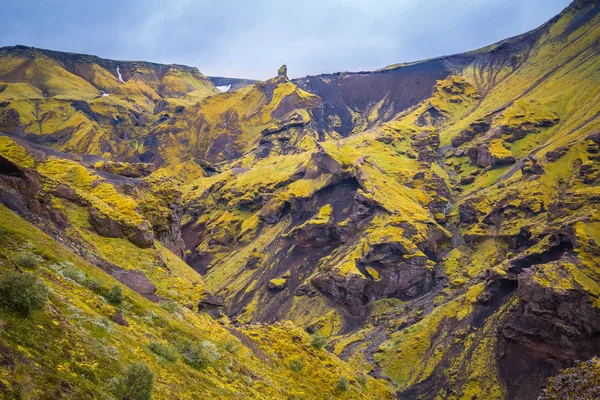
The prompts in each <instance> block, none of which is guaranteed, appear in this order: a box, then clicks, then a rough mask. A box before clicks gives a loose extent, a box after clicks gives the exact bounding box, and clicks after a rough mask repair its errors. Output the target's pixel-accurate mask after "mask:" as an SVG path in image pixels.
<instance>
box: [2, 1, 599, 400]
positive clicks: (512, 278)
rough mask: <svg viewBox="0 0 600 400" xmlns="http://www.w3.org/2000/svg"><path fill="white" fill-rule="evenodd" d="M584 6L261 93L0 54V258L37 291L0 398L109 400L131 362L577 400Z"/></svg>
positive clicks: (195, 380)
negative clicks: (513, 33) (497, 35)
mask: <svg viewBox="0 0 600 400" xmlns="http://www.w3.org/2000/svg"><path fill="white" fill-rule="evenodd" d="M599 11H600V5H599V4H597V2H594V1H589V0H577V1H574V2H573V3H572V4H571V5H570V6H569V7H567V8H566V9H565V10H564V11H563V12H561V13H560V14H559V15H558V16H556V17H555V18H553V19H552V20H550V21H548V22H547V23H546V24H544V25H542V26H541V27H539V28H537V29H535V30H533V31H531V32H528V33H525V34H523V35H520V36H517V37H514V38H510V39H507V40H505V41H502V42H499V43H496V44H493V45H490V46H488V47H485V48H482V49H479V50H474V51H471V52H468V53H464V54H458V55H452V56H445V57H440V58H436V59H431V60H425V61H422V62H416V63H410V64H397V65H392V66H389V67H385V68H382V69H380V70H377V71H367V72H358V73H337V74H330V75H319V76H309V77H304V78H300V79H294V80H289V79H288V77H287V69H286V68H285V66H283V67H282V68H280V70H279V71H278V74H277V76H276V77H274V78H271V79H269V80H267V81H264V82H254V81H249V80H245V79H233V78H219V77H210V78H208V77H205V76H204V75H202V74H201V73H200V72H199V71H198V70H197V69H195V68H191V67H185V66H179V65H160V64H152V63H147V62H127V61H111V60H104V59H100V58H98V57H94V56H87V55H78V54H70V53H61V52H55V51H48V50H40V49H32V48H27V47H23V46H16V47H11V48H2V49H0V131H2V132H4V133H3V134H1V135H0V202H1V203H2V204H3V206H0V233H1V235H0V271H1V272H2V276H10V274H9V271H13V270H14V271H17V272H19V273H21V274H29V275H33V276H36V277H38V278H40V280H41V282H43V284H44V285H45V287H48V288H50V290H51V291H50V295H49V300H48V301H47V303H45V305H44V306H43V307H42V308H41V309H40V310H38V311H35V312H32V313H31V314H30V315H28V316H26V317H24V316H22V315H17V314H15V313H14V312H11V311H10V310H8V309H4V310H0V347H1V348H0V350H1V351H0V360H1V362H0V393H3V394H5V395H6V396H7V397H9V398H11V397H10V396H12V397H14V398H20V397H19V396H21V398H40V397H43V396H46V397H47V398H57V397H60V396H63V397H66V398H112V397H111V396H113V395H114V396H115V397H117V398H119V394H118V390H117V389H115V385H116V383H115V382H117V381H118V377H119V376H120V375H119V374H125V373H126V372H125V371H126V368H127V366H128V365H132V364H133V363H135V362H137V361H141V362H143V363H144V364H145V365H146V366H147V367H149V369H150V370H151V371H152V372H153V373H154V382H155V383H154V395H153V396H154V397H153V398H181V399H187V398H264V399H272V398H282V399H292V398H294V399H297V398H303V399H313V398H319V399H320V398H322V399H330V398H347V399H350V398H373V399H377V398H380V399H383V398H400V399H436V398H440V399H537V398H538V397H539V396H540V393H542V390H543V388H544V387H545V386H546V385H547V382H550V383H549V386H548V387H547V388H546V389H545V390H544V394H543V396H547V397H542V398H568V397H560V396H567V391H568V390H570V389H569V385H567V384H564V382H565V381H566V380H568V379H571V378H572V377H573V376H575V375H577V374H579V375H585V374H587V375H586V376H588V378H586V379H588V380H593V379H597V377H596V375H597V374H595V372H585V366H586V365H589V366H592V367H594V368H595V367H596V364H597V359H596V358H595V357H597V356H598V353H599V351H600V340H599V338H600V302H599V300H598V298H599V296H600V247H599V246H600V245H599V243H600V212H599V210H600V186H599V185H600V165H599V163H600V155H599V154H600V92H599V91H598V88H599V87H600V54H599V53H600V42H599V38H600V13H599ZM117 68H118V70H117ZM217 86H219V87H228V90H226V91H224V92H222V91H221V90H220V89H217V88H216V87H217ZM24 258H27V259H29V260H34V261H31V263H27V262H25V263H23V262H22V260H23V259H24ZM29 264H35V265H33V266H32V265H29ZM92 281H93V282H94V283H91V282H92ZM113 287H118V288H121V291H122V293H123V296H124V298H123V299H121V301H119V302H115V301H111V299H112V296H113V295H112V294H111V292H112V291H113V290H117V291H118V289H113ZM1 295H2V285H1V284H0V301H1ZM5 308H6V307H5ZM25 332H27V334H26V333H25ZM67 341H68V342H69V343H71V344H72V345H70V346H67V345H65V343H67ZM200 344H201V345H202V346H203V347H202V346H201V347H202V349H203V350H202V351H205V352H206V351H208V350H207V349H210V354H212V355H211V356H210V357H208V356H206V357H205V358H206V359H203V364H202V365H201V366H200V367H199V366H198V365H195V366H194V365H193V363H191V362H190V359H189V354H190V352H191V350H190V349H197V348H198V346H200ZM193 345H196V347H194V346H193ZM198 351H200V350H197V352H198ZM202 354H204V353H202ZM217 355H218V356H217ZM211 357H212V358H211ZM577 360H591V361H588V362H587V363H586V364H584V363H576V361H577ZM565 368H569V369H565ZM561 371H562V372H561ZM582 371H583V372H582ZM594 371H595V369H594ZM559 374H560V375H559ZM555 375H558V376H557V377H556V378H553V379H552V380H550V381H547V379H548V378H550V377H553V376H555ZM579 375H577V376H579ZM594 385H595V386H600V382H595V384H594ZM594 385H592V386H594ZM552 396H555V397H552ZM120 398H124V397H120Z"/></svg>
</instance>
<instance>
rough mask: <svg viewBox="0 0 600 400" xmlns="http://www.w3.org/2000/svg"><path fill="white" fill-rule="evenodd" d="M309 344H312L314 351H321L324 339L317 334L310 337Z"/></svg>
mask: <svg viewBox="0 0 600 400" xmlns="http://www.w3.org/2000/svg"><path fill="white" fill-rule="evenodd" d="M310 344H312V346H313V347H314V348H315V349H317V350H321V349H322V348H323V346H325V337H324V336H323V335H321V334H320V333H318V332H317V333H315V334H314V335H313V336H312V339H311V341H310Z"/></svg>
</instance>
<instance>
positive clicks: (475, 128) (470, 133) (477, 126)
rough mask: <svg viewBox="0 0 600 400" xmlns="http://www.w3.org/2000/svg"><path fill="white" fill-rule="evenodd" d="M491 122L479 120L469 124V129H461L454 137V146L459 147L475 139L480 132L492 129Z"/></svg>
mask: <svg viewBox="0 0 600 400" xmlns="http://www.w3.org/2000/svg"><path fill="white" fill-rule="evenodd" d="M490 126H491V122H490V121H489V120H487V119H486V120H479V121H476V122H473V123H472V124H470V125H469V127H468V128H467V129H464V130H462V131H460V133H459V134H458V135H456V136H455V137H453V138H452V146H454V147H459V146H462V145H463V144H465V143H467V142H470V141H471V140H473V139H475V137H476V136H477V135H479V134H482V133H484V132H487V131H488V129H490Z"/></svg>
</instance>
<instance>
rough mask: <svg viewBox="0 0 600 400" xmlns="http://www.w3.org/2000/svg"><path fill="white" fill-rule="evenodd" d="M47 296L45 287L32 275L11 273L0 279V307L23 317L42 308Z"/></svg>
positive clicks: (47, 291) (47, 292)
mask: <svg viewBox="0 0 600 400" xmlns="http://www.w3.org/2000/svg"><path fill="white" fill-rule="evenodd" d="M48 295H49V290H48V288H47V287H46V285H45V284H44V283H43V282H42V281H41V280H39V279H38V278H36V277H35V276H33V275H30V274H25V273H24V274H21V273H18V272H14V271H11V272H7V273H6V274H5V275H4V276H3V277H2V279H0V306H2V307H3V308H7V309H9V310H12V311H14V312H17V313H19V314H21V315H23V316H27V315H29V314H30V313H31V312H32V311H35V310H41V309H42V308H44V305H45V304H46V302H47V301H48Z"/></svg>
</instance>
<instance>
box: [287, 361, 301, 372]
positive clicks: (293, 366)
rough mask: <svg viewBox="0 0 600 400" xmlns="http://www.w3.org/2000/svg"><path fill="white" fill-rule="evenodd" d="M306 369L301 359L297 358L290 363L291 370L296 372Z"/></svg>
mask: <svg viewBox="0 0 600 400" xmlns="http://www.w3.org/2000/svg"><path fill="white" fill-rule="evenodd" d="M303 368H304V362H303V361H302V359H301V358H295V359H293V360H292V361H291V362H290V369H291V370H292V371H295V372H300V371H302V369H303Z"/></svg>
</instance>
